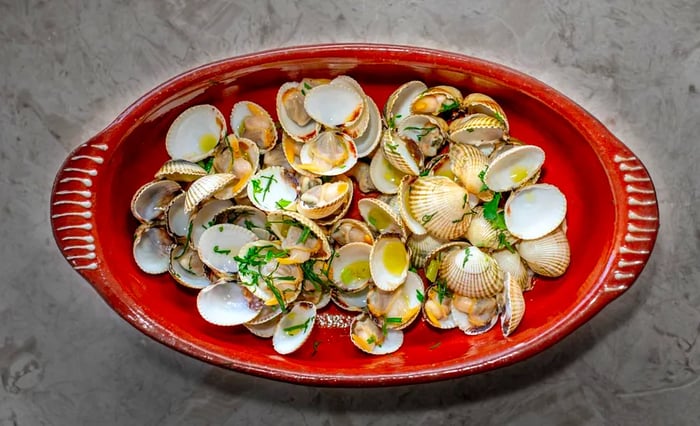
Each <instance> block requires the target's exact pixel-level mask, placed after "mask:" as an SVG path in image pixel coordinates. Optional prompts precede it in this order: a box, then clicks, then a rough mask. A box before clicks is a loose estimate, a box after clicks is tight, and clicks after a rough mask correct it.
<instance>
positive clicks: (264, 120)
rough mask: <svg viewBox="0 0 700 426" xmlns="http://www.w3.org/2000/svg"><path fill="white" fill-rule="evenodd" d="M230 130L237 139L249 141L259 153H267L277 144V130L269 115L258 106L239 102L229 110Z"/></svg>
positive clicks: (252, 103) (248, 102) (247, 102)
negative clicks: (253, 143) (256, 146)
mask: <svg viewBox="0 0 700 426" xmlns="http://www.w3.org/2000/svg"><path fill="white" fill-rule="evenodd" d="M230 122H231V130H232V131H233V133H234V134H235V135H236V136H237V137H238V138H246V139H250V140H252V141H253V142H255V144H256V145H258V148H259V149H260V152H263V153H264V152H267V151H269V150H271V149H272V148H274V147H275V144H276V143H277V128H276V127H275V122H274V121H273V120H272V117H270V114H269V113H268V112H267V111H265V109H264V108H263V107H261V106H260V105H258V104H256V103H254V102H250V101H241V102H237V103H236V104H234V105H233V108H232V109H231V118H230Z"/></svg>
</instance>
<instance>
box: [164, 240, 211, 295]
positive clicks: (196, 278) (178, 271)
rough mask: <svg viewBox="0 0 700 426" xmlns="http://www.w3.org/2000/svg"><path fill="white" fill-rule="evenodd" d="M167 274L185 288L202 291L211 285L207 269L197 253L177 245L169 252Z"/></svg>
mask: <svg viewBox="0 0 700 426" xmlns="http://www.w3.org/2000/svg"><path fill="white" fill-rule="evenodd" d="M168 272H170V275H171V276H172V277H173V279H174V280H175V281H176V282H177V283H178V284H180V285H183V286H185V287H187V288H192V289H202V288H204V287H207V286H208V285H211V281H210V280H209V269H208V268H207V267H206V266H205V265H204V263H203V262H202V260H201V259H200V258H199V255H198V254H197V251H196V250H193V249H192V248H191V247H188V246H185V245H178V246H176V247H175V248H173V249H172V250H171V251H170V265H169V267H168Z"/></svg>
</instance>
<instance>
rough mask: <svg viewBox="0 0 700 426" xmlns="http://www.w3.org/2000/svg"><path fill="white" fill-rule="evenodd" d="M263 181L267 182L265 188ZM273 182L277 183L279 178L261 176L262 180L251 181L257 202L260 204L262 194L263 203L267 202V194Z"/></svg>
mask: <svg viewBox="0 0 700 426" xmlns="http://www.w3.org/2000/svg"><path fill="white" fill-rule="evenodd" d="M263 179H265V180H267V183H265V187H263V186H262V183H261V181H262V180H263ZM272 182H277V178H275V177H274V176H260V179H252V180H251V181H250V183H251V184H252V185H253V198H254V199H255V201H257V202H260V200H258V195H260V194H262V201H265V197H266V196H267V193H268V192H270V186H271V185H272Z"/></svg>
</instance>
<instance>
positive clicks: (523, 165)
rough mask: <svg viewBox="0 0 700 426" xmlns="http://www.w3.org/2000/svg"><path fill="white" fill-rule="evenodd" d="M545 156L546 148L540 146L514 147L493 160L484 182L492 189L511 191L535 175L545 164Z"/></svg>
mask: <svg viewBox="0 0 700 426" xmlns="http://www.w3.org/2000/svg"><path fill="white" fill-rule="evenodd" d="M544 157H545V156H544V150H543V149H542V148H540V147H538V146H534V145H523V146H517V147H513V148H511V149H509V150H506V151H504V152H502V153H501V154H499V155H497V156H496V157H495V158H494V159H493V160H491V163H490V164H489V167H488V169H487V170H486V173H485V174H484V182H485V183H486V185H488V187H489V189H491V190H492V191H496V192H503V191H510V190H511V189H513V188H517V187H519V186H520V185H521V184H523V183H524V182H527V181H528V180H529V179H530V178H531V177H532V176H534V175H535V173H537V171H538V170H540V168H541V167H542V164H544Z"/></svg>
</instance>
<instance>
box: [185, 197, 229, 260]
mask: <svg viewBox="0 0 700 426" xmlns="http://www.w3.org/2000/svg"><path fill="white" fill-rule="evenodd" d="M232 205H233V203H232V202H231V200H209V201H205V202H204V203H203V204H202V206H201V207H200V208H199V209H198V210H197V211H196V212H195V213H194V214H193V215H192V216H191V219H192V230H191V231H190V245H191V246H192V248H195V249H196V248H197V244H198V243H199V238H200V237H201V236H202V233H203V232H204V231H205V230H206V229H207V228H209V227H210V226H212V225H213V224H215V223H216V221H215V220H214V217H216V215H217V214H218V213H219V212H221V211H222V210H224V209H226V208H228V207H231V206H232Z"/></svg>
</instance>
